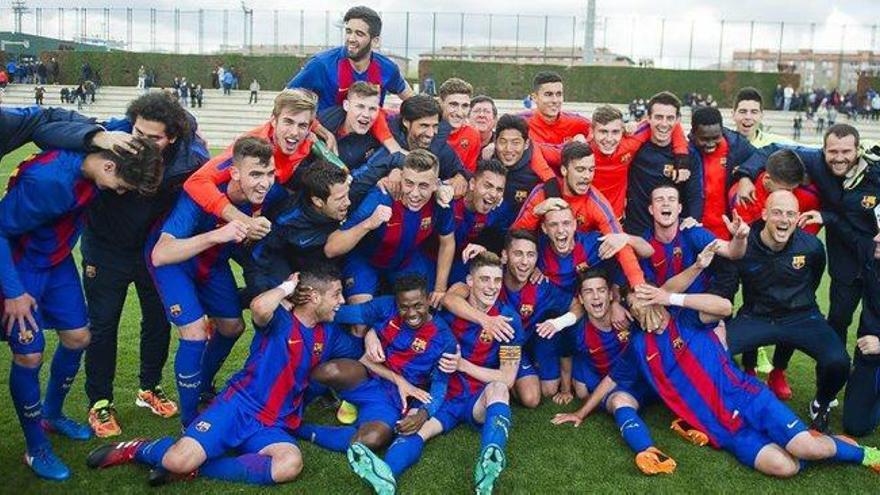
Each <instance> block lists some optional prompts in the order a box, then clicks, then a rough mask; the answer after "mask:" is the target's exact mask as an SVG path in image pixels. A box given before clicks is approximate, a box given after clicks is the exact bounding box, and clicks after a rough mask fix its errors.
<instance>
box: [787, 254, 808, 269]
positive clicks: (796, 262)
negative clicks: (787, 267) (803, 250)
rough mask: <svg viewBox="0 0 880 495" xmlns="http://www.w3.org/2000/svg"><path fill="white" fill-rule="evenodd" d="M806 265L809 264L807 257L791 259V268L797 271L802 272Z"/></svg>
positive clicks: (793, 257)
mask: <svg viewBox="0 0 880 495" xmlns="http://www.w3.org/2000/svg"><path fill="white" fill-rule="evenodd" d="M806 264H807V257H806V256H803V255H801V256H792V257H791V266H792V267H793V268H794V269H795V270H800V269H801V268H803V267H804V265H806Z"/></svg>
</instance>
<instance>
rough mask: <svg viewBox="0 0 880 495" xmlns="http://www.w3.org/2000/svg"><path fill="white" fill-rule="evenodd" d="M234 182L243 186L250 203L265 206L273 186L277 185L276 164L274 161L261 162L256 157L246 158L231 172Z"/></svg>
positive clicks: (233, 167)
mask: <svg viewBox="0 0 880 495" xmlns="http://www.w3.org/2000/svg"><path fill="white" fill-rule="evenodd" d="M229 174H230V176H231V177H232V180H234V181H237V182H238V183H239V184H240V185H241V191H242V193H243V194H244V196H245V197H246V198H247V201H248V203H250V204H253V205H259V204H263V201H265V199H266V195H267V194H268V193H269V189H270V188H271V187H272V184H275V164H274V163H273V161H272V160H269V161H268V162H263V161H260V159H259V158H257V157H254V156H244V157H242V158H241V159H240V160H239V161H238V162H236V163H235V164H233V166H232V168H231V169H230V171H229Z"/></svg>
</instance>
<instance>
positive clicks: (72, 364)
mask: <svg viewBox="0 0 880 495" xmlns="http://www.w3.org/2000/svg"><path fill="white" fill-rule="evenodd" d="M82 355H83V349H68V348H67V347H64V345H59V346H58V348H57V349H55V356H54V357H53V358H52V367H51V370H50V373H49V384H48V385H47V386H46V400H45V401H44V402H43V416H45V417H47V418H51V419H55V418H60V417H61V416H62V415H63V413H62V412H61V408H62V407H63V406H64V398H65V397H67V393H68V392H70V386H71V385H73V380H74V379H75V378H76V373H77V372H78V371H79V363H80V361H81V360H82V359H81V358H82Z"/></svg>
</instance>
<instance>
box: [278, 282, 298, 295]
mask: <svg viewBox="0 0 880 495" xmlns="http://www.w3.org/2000/svg"><path fill="white" fill-rule="evenodd" d="M277 288H278V289H281V290H282V292H284V297H290V295H291V294H293V291H295V290H296V283H294V282H293V281H291V280H285V281H284V282H281V284H279V285H278V287H277Z"/></svg>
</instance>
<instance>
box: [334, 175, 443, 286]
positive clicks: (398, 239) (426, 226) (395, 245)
mask: <svg viewBox="0 0 880 495" xmlns="http://www.w3.org/2000/svg"><path fill="white" fill-rule="evenodd" d="M379 205H385V206H388V207H390V208H391V219H390V220H388V222H386V223H385V224H383V225H381V226H380V227H379V228H377V229H375V230H373V231H371V232H370V233H369V234H367V235H366V236H364V238H363V239H361V242H360V243H358V245H357V247H356V248H355V250H356V251H357V252H358V253H360V254H362V255H364V256H365V257H367V258H368V259H369V260H370V263H371V264H372V265H373V266H375V267H377V268H384V269H389V268H390V269H395V268H397V267H399V266H401V265H404V264H405V263H406V262H407V261H408V260H409V258H410V257H411V256H412V255H413V253H415V252H416V250H417V249H418V248H419V247H420V246H422V245H423V243H424V242H425V241H426V240H428V238H430V237H431V235H432V234H434V233H435V232H436V233H437V235H449V234H451V233H453V232H454V229H455V224H454V223H453V217H452V208H451V207H450V208H441V207H440V206H439V205H438V204H437V203H436V202H435V201H434V199H433V198H432V199H431V200H430V201H428V203H427V204H425V206H423V207H422V209H421V210H419V211H412V210H410V209H409V208H407V207H406V206H404V205H403V203H401V202H400V201H397V200H395V199H392V198H391V196H389V195H387V194H385V193H383V192H382V190H381V189H379V188H378V187H373V188H372V189H370V192H369V194H367V197H366V198H364V200H363V202H362V203H361V204H360V205H359V206H358V208H357V210H355V212H354V213H353V214H351V215H350V216H349V217H348V219H347V220H346V221H345V222H344V223H343V224H342V227H340V229H341V230H348V229H351V228H354V227H355V226H356V225H358V224H359V223H361V222H363V221H364V220H366V219H367V218H369V217H370V215H372V214H373V211H375V210H376V208H378V207H379Z"/></svg>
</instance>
